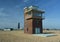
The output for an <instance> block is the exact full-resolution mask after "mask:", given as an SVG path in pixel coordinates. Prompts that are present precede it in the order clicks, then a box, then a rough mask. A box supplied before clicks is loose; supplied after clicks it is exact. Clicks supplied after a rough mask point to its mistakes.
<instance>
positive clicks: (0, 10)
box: [0, 8, 9, 16]
mask: <svg viewBox="0 0 60 42" xmlns="http://www.w3.org/2000/svg"><path fill="white" fill-rule="evenodd" d="M2 11H5V9H4V8H0V16H9V15H7V14H6V13H5V12H2Z"/></svg>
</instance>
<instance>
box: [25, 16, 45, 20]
mask: <svg viewBox="0 0 60 42" xmlns="http://www.w3.org/2000/svg"><path fill="white" fill-rule="evenodd" d="M25 19H42V20H43V19H45V18H44V17H41V16H38V17H37V16H34V17H32V16H27V17H25Z"/></svg>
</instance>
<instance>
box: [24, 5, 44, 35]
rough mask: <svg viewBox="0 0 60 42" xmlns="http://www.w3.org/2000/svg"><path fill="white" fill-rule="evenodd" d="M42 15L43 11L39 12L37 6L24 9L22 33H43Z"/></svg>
mask: <svg viewBox="0 0 60 42" xmlns="http://www.w3.org/2000/svg"><path fill="white" fill-rule="evenodd" d="M43 13H44V11H43V10H39V9H38V8H37V6H30V7H25V8H24V33H29V34H39V33H43V27H42V20H43V19H44V18H43Z"/></svg>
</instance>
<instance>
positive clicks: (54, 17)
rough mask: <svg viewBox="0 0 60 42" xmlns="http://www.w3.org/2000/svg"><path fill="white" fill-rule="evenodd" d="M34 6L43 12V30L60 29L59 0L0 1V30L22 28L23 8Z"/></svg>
mask: <svg viewBox="0 0 60 42" xmlns="http://www.w3.org/2000/svg"><path fill="white" fill-rule="evenodd" d="M30 5H36V6H38V7H39V9H42V10H45V13H44V15H45V20H43V28H58V29H60V0H0V28H4V27H13V28H17V23H18V22H20V23H21V28H23V27H24V9H23V8H24V7H25V6H30Z"/></svg>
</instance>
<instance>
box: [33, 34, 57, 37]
mask: <svg viewBox="0 0 60 42" xmlns="http://www.w3.org/2000/svg"><path fill="white" fill-rule="evenodd" d="M33 36H41V37H51V36H56V34H33Z"/></svg>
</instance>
